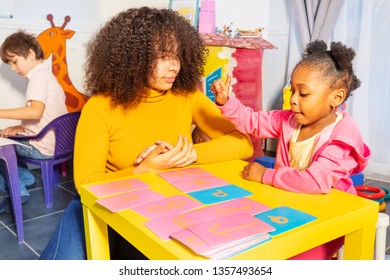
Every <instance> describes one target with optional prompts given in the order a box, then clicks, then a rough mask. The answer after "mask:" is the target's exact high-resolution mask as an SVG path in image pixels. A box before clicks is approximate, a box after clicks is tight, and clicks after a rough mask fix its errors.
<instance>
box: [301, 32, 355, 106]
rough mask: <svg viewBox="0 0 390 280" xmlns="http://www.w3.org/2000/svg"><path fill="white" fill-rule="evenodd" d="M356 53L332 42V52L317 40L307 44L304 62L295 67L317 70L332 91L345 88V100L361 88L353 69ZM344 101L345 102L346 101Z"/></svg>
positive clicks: (338, 43) (303, 56)
mask: <svg viewBox="0 0 390 280" xmlns="http://www.w3.org/2000/svg"><path fill="white" fill-rule="evenodd" d="M354 57H355V51H354V50H353V49H352V48H348V47H347V46H345V45H343V44H342V43H340V42H331V44H330V50H327V45H326V43H325V42H324V41H319V40H316V41H314V42H311V43H309V44H307V46H306V50H305V52H304V53H303V54H302V60H301V61H300V62H299V63H298V64H297V66H295V69H296V68H297V67H299V66H308V67H312V68H313V69H315V71H316V73H318V75H319V78H321V79H324V80H325V81H326V82H327V83H328V85H329V89H330V90H334V89H337V88H344V89H345V91H346V97H345V100H347V98H348V97H349V96H351V92H352V91H354V90H355V89H357V88H358V87H359V86H360V83H361V82H360V80H359V79H358V78H357V77H356V75H355V74H354V71H353V67H352V60H353V58H354ZM345 100H344V101H345Z"/></svg>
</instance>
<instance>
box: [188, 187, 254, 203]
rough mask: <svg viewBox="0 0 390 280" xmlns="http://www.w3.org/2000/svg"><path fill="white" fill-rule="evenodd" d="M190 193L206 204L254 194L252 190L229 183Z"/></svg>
mask: <svg viewBox="0 0 390 280" xmlns="http://www.w3.org/2000/svg"><path fill="white" fill-rule="evenodd" d="M188 194H189V195H190V196H192V197H193V198H195V199H197V200H199V201H200V202H202V203H204V204H213V203H219V202H222V201H227V200H232V199H236V198H241V197H246V196H250V195H252V193H251V192H249V191H247V190H245V189H243V188H240V187H238V186H236V185H228V186H222V187H217V188H212V189H207V190H201V191H195V192H190V193H188Z"/></svg>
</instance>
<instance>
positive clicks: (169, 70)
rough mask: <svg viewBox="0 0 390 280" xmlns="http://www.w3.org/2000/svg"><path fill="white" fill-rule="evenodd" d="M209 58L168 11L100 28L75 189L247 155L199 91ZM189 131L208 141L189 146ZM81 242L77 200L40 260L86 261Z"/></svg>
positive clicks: (135, 12) (89, 69)
mask: <svg viewBox="0 0 390 280" xmlns="http://www.w3.org/2000/svg"><path fill="white" fill-rule="evenodd" d="M206 55H207V51H206V49H205V47H204V45H203V44H202V40H201V38H200V36H199V34H198V32H197V31H196V29H195V28H194V27H193V26H192V25H191V24H190V23H189V22H188V21H187V20H186V19H185V18H184V17H182V16H180V15H179V14H178V13H176V12H174V11H172V10H167V9H153V8H147V7H143V8H138V9H129V10H127V11H124V12H121V13H119V14H118V15H117V16H115V17H113V18H112V19H111V20H110V21H109V22H107V23H106V24H105V25H104V26H103V27H102V28H101V30H100V31H99V32H98V33H97V34H96V35H95V37H94V38H93V39H92V40H91V41H90V42H89V44H88V48H87V63H86V88H87V90H88V91H89V92H90V93H91V95H92V96H91V98H90V99H89V100H88V102H87V104H86V105H85V106H84V108H83V111H82V115H81V118H80V121H79V125H78V128H77V134H76V143H75V158H74V176H75V185H76V188H80V186H81V185H82V184H86V183H92V182H96V181H101V180H110V179H117V178H121V177H124V176H129V175H134V174H139V173H144V172H156V171H159V170H164V169H168V168H173V167H182V166H187V165H189V164H192V163H210V162H218V161H225V160H232V159H245V158H248V157H250V156H251V154H252V152H253V148H252V145H251V142H250V140H249V137H248V136H247V135H245V134H242V133H240V132H239V131H238V130H236V129H235V127H234V125H233V124H232V123H231V122H230V121H229V120H227V119H226V118H225V117H223V116H222V114H221V113H220V111H219V110H218V108H217V107H216V106H215V104H213V102H212V101H211V100H209V99H208V97H207V96H206V95H205V94H203V93H202V92H201V91H199V90H198V89H197V85H198V84H199V81H200V80H201V77H202V75H203V66H204V63H205V59H206ZM193 125H196V126H198V127H199V128H200V129H202V131H204V132H205V133H206V134H207V135H208V136H209V138H211V141H208V142H205V143H200V144H193V143H192V138H191V129H192V127H193ZM226 147H229V148H228V149H227V148H226ZM64 232H65V233H64ZM64 235H65V236H64ZM113 236H115V234H112V235H111V237H113ZM83 239H84V231H83V221H82V212H81V203H80V200H79V198H78V197H77V198H76V199H74V200H72V201H71V203H70V204H69V206H68V207H67V209H66V210H65V213H64V215H63V217H62V219H61V221H60V225H59V227H58V228H57V231H56V232H55V234H54V236H53V237H52V239H51V240H50V241H49V244H48V246H47V248H46V249H45V251H44V252H43V254H42V255H41V259H83V258H85V245H84V241H83Z"/></svg>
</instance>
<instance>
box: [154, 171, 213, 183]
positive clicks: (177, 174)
mask: <svg viewBox="0 0 390 280" xmlns="http://www.w3.org/2000/svg"><path fill="white" fill-rule="evenodd" d="M157 175H158V176H160V177H161V178H163V179H165V180H167V181H168V182H169V183H172V182H175V181H181V180H187V179H191V178H197V177H204V176H213V175H212V174H211V173H209V172H207V171H206V170H204V169H202V168H199V167H194V168H185V169H179V170H172V171H166V172H162V173H158V174H157Z"/></svg>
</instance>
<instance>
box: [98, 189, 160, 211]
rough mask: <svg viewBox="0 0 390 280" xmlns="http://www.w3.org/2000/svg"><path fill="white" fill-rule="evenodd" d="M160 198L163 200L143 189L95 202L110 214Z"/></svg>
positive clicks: (157, 194)
mask: <svg viewBox="0 0 390 280" xmlns="http://www.w3.org/2000/svg"><path fill="white" fill-rule="evenodd" d="M162 198H164V196H163V195H162V194H160V193H157V192H155V191H152V190H149V189H143V190H138V191H132V192H127V193H122V194H118V195H114V196H108V197H104V198H101V199H98V200H96V202H97V203H99V204H100V205H103V206H104V207H106V208H107V209H108V210H110V211H111V212H118V211H121V210H125V209H129V208H132V207H136V206H138V205H142V204H144V203H148V202H151V201H154V200H158V199H162Z"/></svg>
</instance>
